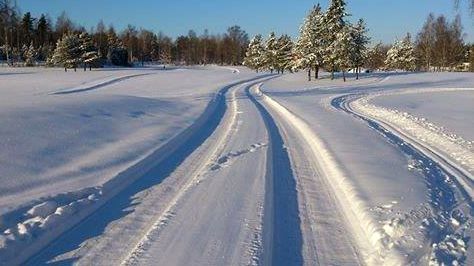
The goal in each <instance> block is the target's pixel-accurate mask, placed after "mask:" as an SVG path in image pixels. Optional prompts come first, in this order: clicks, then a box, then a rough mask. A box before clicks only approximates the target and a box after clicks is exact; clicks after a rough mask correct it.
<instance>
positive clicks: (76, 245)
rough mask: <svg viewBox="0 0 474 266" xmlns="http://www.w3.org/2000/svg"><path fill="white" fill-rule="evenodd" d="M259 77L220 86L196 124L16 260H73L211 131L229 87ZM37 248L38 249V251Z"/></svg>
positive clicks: (169, 189) (166, 190)
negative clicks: (88, 243) (88, 242)
mask: <svg viewBox="0 0 474 266" xmlns="http://www.w3.org/2000/svg"><path fill="white" fill-rule="evenodd" d="M262 77H264V76H260V77H256V78H253V79H249V80H247V81H238V82H235V83H233V84H230V85H228V86H225V87H224V88H222V89H221V90H220V91H219V92H218V93H217V94H216V96H215V98H214V99H213V100H212V101H211V102H210V104H209V106H208V108H207V109H206V110H205V111H204V113H203V114H202V115H201V117H200V118H198V120H197V121H196V123H195V124H193V125H192V126H190V127H189V128H188V129H186V130H185V131H183V132H181V133H180V134H178V135H177V136H176V137H175V138H173V139H172V140H170V141H169V142H168V143H167V144H166V145H164V146H163V147H161V148H160V149H158V150H157V151H155V152H154V153H152V154H151V155H150V156H148V157H147V158H145V159H144V160H143V161H141V162H139V163H138V164H137V165H135V166H133V167H131V168H130V169H128V170H126V171H125V172H123V173H121V174H120V178H117V179H114V180H111V182H109V183H110V184H107V185H105V188H104V189H103V190H105V192H106V193H104V194H105V196H102V198H100V199H99V201H96V202H95V203H94V204H93V205H92V206H91V207H90V208H87V209H84V210H82V211H81V212H80V213H79V215H76V216H75V217H74V218H72V219H71V221H67V223H66V224H65V225H64V226H61V227H59V228H57V230H56V231H54V232H52V233H53V234H52V235H49V236H46V237H44V238H46V239H48V238H51V237H52V238H56V240H55V241H54V242H52V243H51V244H49V245H48V246H47V247H44V245H45V244H47V243H49V242H51V241H50V240H49V241H48V240H46V239H43V240H42V241H38V242H39V243H37V244H36V245H34V246H33V247H32V248H31V249H26V250H24V254H25V256H21V257H16V258H15V261H17V263H20V262H21V260H25V259H28V257H29V256H27V255H26V254H34V253H36V255H34V256H32V257H31V258H30V259H29V260H28V261H27V263H26V264H28V265H37V264H44V263H46V262H48V261H56V262H58V261H59V262H74V261H76V260H77V259H78V257H77V256H75V255H74V254H82V253H81V252H82V250H81V248H80V247H81V246H82V244H81V243H83V242H84V241H86V240H87V239H89V240H90V239H92V240H91V241H93V242H94V241H97V239H98V238H100V237H99V236H100V235H101V234H102V233H103V232H104V230H105V229H106V228H107V226H108V224H109V223H110V222H113V221H115V220H120V218H121V217H123V216H125V215H127V214H128V213H129V211H127V209H128V208H130V207H131V206H134V205H135V204H136V203H134V201H135V200H136V198H134V195H136V194H140V193H143V194H145V195H147V194H152V192H153V191H152V190H150V188H153V187H154V186H156V185H157V184H160V183H162V182H163V181H164V180H166V177H167V176H168V175H170V174H171V173H172V172H173V171H175V170H176V168H177V167H178V166H179V165H180V164H181V163H182V162H183V161H184V160H185V159H186V157H188V155H189V154H191V153H192V152H193V151H194V150H196V149H197V148H198V147H199V146H200V145H201V144H202V143H203V141H205V140H206V139H207V138H208V137H209V136H210V135H211V134H212V132H213V131H214V130H215V128H216V127H217V126H218V124H219V123H220V121H221V119H222V117H223V115H224V113H225V111H226V104H225V94H226V92H227V91H228V90H229V89H230V88H232V87H234V86H237V85H239V84H242V83H244V82H248V81H252V80H254V79H258V78H262ZM162 190H163V191H162V193H164V194H165V196H166V197H164V199H169V200H171V198H172V197H170V196H169V194H172V193H173V190H174V189H173V188H172V186H165V187H164V188H163V189H162ZM155 200H157V199H155ZM158 209H159V208H158ZM145 217H146V216H145ZM137 219H140V218H139V217H138V218H137ZM119 246H120V245H119ZM85 247H86V248H85V249H88V248H90V247H89V246H88V245H87V244H86V245H85ZM38 250H41V251H39V252H38ZM18 260H20V261H18Z"/></svg>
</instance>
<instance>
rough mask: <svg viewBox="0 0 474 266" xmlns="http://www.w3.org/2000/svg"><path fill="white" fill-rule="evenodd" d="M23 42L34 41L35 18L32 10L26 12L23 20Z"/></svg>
mask: <svg viewBox="0 0 474 266" xmlns="http://www.w3.org/2000/svg"><path fill="white" fill-rule="evenodd" d="M21 32H22V39H23V40H22V42H21V43H22V44H24V45H27V44H29V43H30V42H31V41H32V35H33V18H32V17H31V13H30V12H26V13H25V15H23V19H22V20H21Z"/></svg>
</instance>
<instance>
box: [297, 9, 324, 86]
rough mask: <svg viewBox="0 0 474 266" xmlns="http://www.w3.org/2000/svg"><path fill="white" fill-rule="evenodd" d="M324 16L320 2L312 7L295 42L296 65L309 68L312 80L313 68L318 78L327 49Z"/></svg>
mask: <svg viewBox="0 0 474 266" xmlns="http://www.w3.org/2000/svg"><path fill="white" fill-rule="evenodd" d="M323 16H324V14H323V13H322V12H321V6H320V5H319V4H318V5H316V6H314V7H313V9H311V12H310V13H309V14H308V16H307V17H306V18H305V20H304V22H303V24H302V25H301V28H300V36H299V38H298V40H297V42H296V44H295V49H294V50H295V51H294V54H295V57H296V62H295V67H296V68H299V69H307V70H308V80H309V81H311V69H314V72H315V75H314V76H315V78H316V79H317V78H318V73H319V68H320V67H321V66H322V65H323V55H324V51H325V47H324V42H323V34H324V27H323V24H322V23H323Z"/></svg>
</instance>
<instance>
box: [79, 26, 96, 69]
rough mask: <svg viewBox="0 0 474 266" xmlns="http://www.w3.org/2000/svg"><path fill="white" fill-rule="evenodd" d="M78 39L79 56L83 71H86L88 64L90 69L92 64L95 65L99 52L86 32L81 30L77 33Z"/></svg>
mask: <svg viewBox="0 0 474 266" xmlns="http://www.w3.org/2000/svg"><path fill="white" fill-rule="evenodd" d="M79 41H80V43H81V46H80V48H81V58H82V64H83V67H84V71H86V68H87V66H89V70H90V69H91V68H92V66H95V65H97V63H98V61H99V53H98V52H97V48H96V47H95V45H94V43H93V41H92V38H91V37H90V36H89V34H87V32H82V33H81V34H80V35H79Z"/></svg>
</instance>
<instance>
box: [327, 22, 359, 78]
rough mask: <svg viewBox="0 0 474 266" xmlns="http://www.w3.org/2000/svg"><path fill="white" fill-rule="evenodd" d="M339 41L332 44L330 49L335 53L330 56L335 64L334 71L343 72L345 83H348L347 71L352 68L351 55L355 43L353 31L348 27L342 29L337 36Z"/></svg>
mask: <svg viewBox="0 0 474 266" xmlns="http://www.w3.org/2000/svg"><path fill="white" fill-rule="evenodd" d="M335 37H336V39H337V41H334V42H332V44H331V45H330V49H331V50H332V51H333V52H332V53H331V54H330V55H331V56H332V57H330V60H331V62H332V64H333V69H339V70H341V71H342V77H343V79H344V82H345V81H346V74H345V73H346V71H347V69H348V68H350V67H351V65H352V61H351V54H352V52H353V43H354V40H353V38H352V34H351V30H350V28H349V27H348V26H346V27H344V28H342V29H341V30H340V31H339V32H338V33H337V34H336V36H335Z"/></svg>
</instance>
